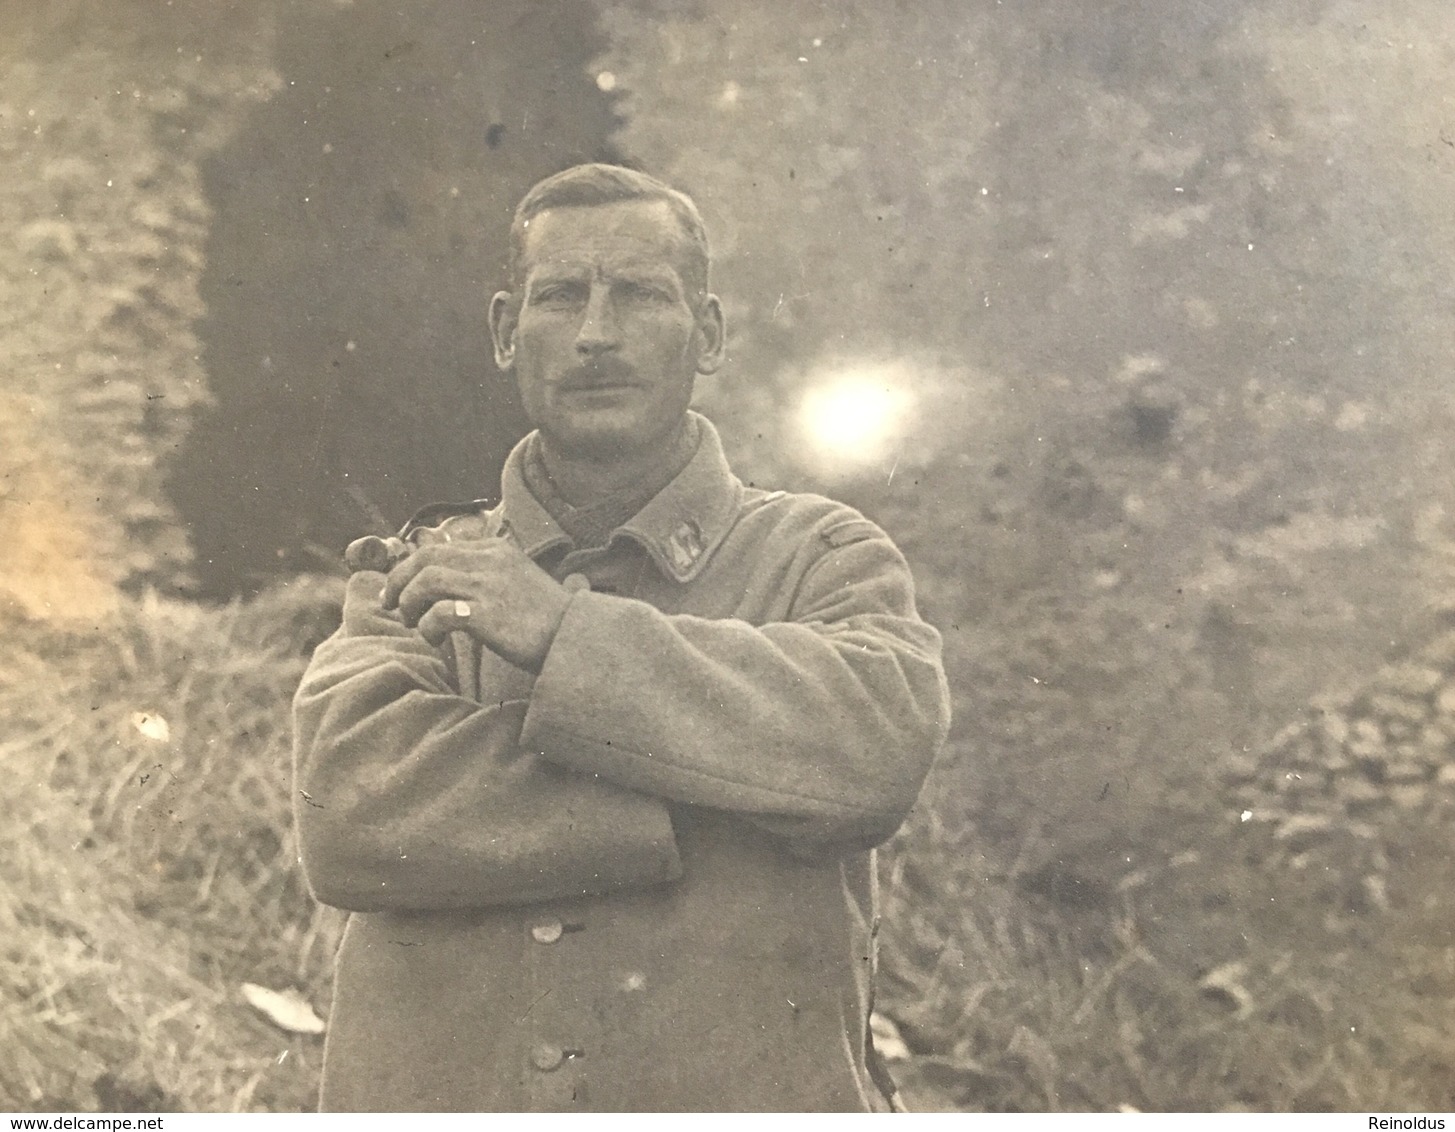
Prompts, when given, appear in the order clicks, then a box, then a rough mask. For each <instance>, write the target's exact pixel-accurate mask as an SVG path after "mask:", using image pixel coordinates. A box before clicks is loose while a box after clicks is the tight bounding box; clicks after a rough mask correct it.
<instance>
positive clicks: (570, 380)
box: [557, 358, 637, 393]
mask: <svg viewBox="0 0 1455 1132" xmlns="http://www.w3.org/2000/svg"><path fill="white" fill-rule="evenodd" d="M635 384H637V379H636V374H635V373H634V372H633V370H632V368H631V367H630V366H628V365H626V364H624V363H623V362H621V361H618V360H616V359H613V358H603V359H601V360H599V361H593V362H586V363H584V364H582V365H579V366H573V367H572V368H571V369H568V370H567V371H566V372H565V373H564V374H563V375H562V377H561V380H560V381H559V382H558V383H557V387H558V388H560V389H563V390H565V391H566V392H568V393H569V392H571V391H573V390H580V389H601V388H605V387H607V386H612V385H635Z"/></svg>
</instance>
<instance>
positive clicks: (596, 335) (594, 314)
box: [576, 285, 618, 356]
mask: <svg viewBox="0 0 1455 1132" xmlns="http://www.w3.org/2000/svg"><path fill="white" fill-rule="evenodd" d="M617 329H618V328H617V324H616V311H615V310H614V309H613V307H612V304H611V294H610V291H609V290H608V289H607V288H606V287H604V286H599V285H593V286H592V288H591V292H590V294H589V295H588V296H587V299H586V310H585V312H584V313H583V314H582V316H581V326H580V327H579V328H578V329H577V331H576V351H577V353H580V354H584V355H588V356H590V355H593V354H600V353H602V352H604V351H606V350H611V349H614V348H615V347H616V345H617Z"/></svg>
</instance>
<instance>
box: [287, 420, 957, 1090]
mask: <svg viewBox="0 0 1455 1132" xmlns="http://www.w3.org/2000/svg"><path fill="white" fill-rule="evenodd" d="M700 423H701V427H702V433H703V436H702V441H701V444H700V446H699V449H698V451H697V453H696V455H695V456H694V457H693V458H692V460H691V462H690V463H689V464H688V465H687V467H686V468H685V470H683V471H682V472H681V473H680V474H679V475H678V476H677V477H676V479H675V480H674V481H673V482H672V483H671V484H670V485H669V486H668V487H667V488H666V489H665V490H664V491H662V492H661V494H659V495H658V496H657V497H656V498H654V499H653V500H652V501H651V502H650V503H649V504H647V506H646V507H645V508H644V509H643V510H642V511H641V512H640V513H638V514H637V516H636V517H635V518H634V519H632V520H631V521H630V522H628V523H626V524H625V525H624V526H623V527H621V528H620V529H619V530H618V531H617V532H616V533H615V535H614V536H613V537H612V539H611V541H610V542H609V543H608V545H607V546H606V547H604V548H597V549H594V550H584V551H583V550H576V549H573V548H572V547H571V545H570V540H569V539H568V538H567V536H566V535H565V534H564V533H563V532H562V530H561V529H560V527H559V526H557V524H556V523H555V522H554V520H552V518H551V517H550V516H549V514H548V513H547V512H546V511H545V510H544V508H542V507H541V505H540V504H539V502H537V501H536V499H535V498H534V497H533V496H532V495H531V493H530V491H529V490H528V489H527V487H526V484H525V480H524V478H523V475H522V471H521V461H522V459H523V446H522V447H520V448H517V449H516V451H515V452H514V453H513V454H512V456H511V457H510V460H509V461H508V463H507V466H506V469H505V473H504V478H503V488H502V499H501V503H500V505H499V506H498V507H496V508H493V509H491V510H489V511H487V512H486V513H485V514H484V515H483V520H484V521H483V528H484V529H485V531H486V533H487V536H490V537H500V538H509V539H513V540H514V541H515V542H516V543H517V544H518V545H519V546H520V547H521V548H522V549H523V550H524V551H525V552H526V553H527V554H529V555H530V556H531V557H532V558H534V559H535V560H536V561H537V562H538V563H540V564H541V565H542V566H543V567H545V568H547V569H549V570H550V571H551V573H552V574H553V575H554V576H555V577H557V578H558V579H562V580H565V581H566V582H567V583H568V589H570V590H571V591H572V596H571V600H570V603H569V605H568V606H567V609H566V613H565V616H564V618H563V619H562V621H561V623H560V627H559V629H558V630H557V632H556V634H555V637H554V640H553V642H552V644H551V646H550V649H549V652H548V653H547V655H546V658H545V661H544V664H543V666H542V668H541V670H540V672H539V673H538V674H534V673H529V672H526V671H523V670H521V669H519V668H516V667H513V666H512V665H510V664H509V663H507V662H506V661H504V660H501V659H500V658H498V657H496V656H495V655H494V654H492V653H490V652H488V651H481V650H478V649H477V650H476V654H475V656H474V658H473V663H470V664H463V663H462V664H458V665H457V664H454V663H452V661H451V659H450V658H449V655H448V650H443V649H437V648H435V647H433V646H431V645H430V644H429V643H428V642H426V641H425V640H424V638H423V637H421V636H420V635H419V634H418V633H417V632H416V631H414V630H412V629H409V628H407V627H405V626H404V625H403V624H402V623H401V622H400V621H399V620H398V619H397V618H396V617H395V616H394V615H393V614H388V613H384V612H382V611H377V607H374V608H373V609H371V607H370V603H368V602H364V601H352V602H350V613H349V615H348V617H347V618H346V621H345V624H344V625H343V627H342V628H341V629H340V630H339V632H338V633H337V634H335V635H334V636H333V637H332V638H330V639H329V640H328V641H326V642H325V643H324V644H322V645H321V646H320V647H319V648H318V649H317V651H316V653H315V655H314V657H313V659H312V662H311V664H310V665H309V668H308V671H307V674H306V675H305V677H304V680H303V682H302V685H301V687H300V688H299V691H298V694H297V696H296V699H295V705H294V715H295V776H296V788H297V789H296V791H295V793H296V802H295V808H296V816H297V824H298V831H299V839H300V846H301V851H302V857H303V865H304V869H305V872H306V875H307V878H308V881H309V884H310V885H311V886H312V889H313V891H314V893H315V894H316V896H317V897H318V899H319V900H321V901H323V902H325V903H327V904H332V905H335V906H337V907H339V908H344V909H348V910H349V911H350V912H351V913H352V915H351V916H350V918H349V922H348V926H347V928H346V931H345V935H344V939H343V943H342V945H341V947H340V949H339V953H338V959H337V976H336V982H335V994H334V1003H333V1011H332V1017H331V1020H330V1028H329V1034H328V1039H327V1045H326V1051H325V1064H324V1074H323V1088H322V1106H323V1107H324V1108H325V1109H333V1110H338V1109H343V1110H377V1109H384V1110H556V1109H579V1110H624V1109H625V1110H682V1109H698V1110H747V1109H765V1110H794V1111H854V1110H859V1111H863V1110H871V1111H873V1110H882V1109H883V1108H884V1107H885V1105H884V1094H883V1090H882V1089H880V1088H878V1087H876V1084H875V1082H874V1080H873V1079H871V1076H870V1073H869V1070H868V1060H869V1059H871V1057H872V1054H871V1051H870V1039H869V1036H868V1016H869V1011H870V1008H871V1002H870V995H871V985H872V977H873V968H874V946H875V945H874V932H875V925H876V912H875V895H874V863H873V858H872V852H871V850H872V847H873V846H874V845H876V844H877V843H879V842H881V841H883V840H884V839H885V838H887V837H888V836H889V835H890V834H892V833H893V832H894V831H895V829H896V828H897V827H898V826H899V824H900V823H901V821H902V820H903V819H904V817H905V815H906V814H907V813H908V812H909V810H910V808H911V806H912V805H913V804H914V801H915V798H916V796H917V794H918V792H919V789H920V786H921V783H922V782H923V779H924V777H925V774H926V773H927V771H928V768H929V765H930V761H931V759H932V758H933V756H934V753H935V751H936V748H937V747H938V746H939V744H940V743H941V742H942V740H943V738H944V734H945V729H946V727H947V724H948V707H947V702H948V698H947V693H946V687H945V680H944V675H943V671H942V668H941V664H940V639H939V636H938V635H937V634H936V632H935V631H934V630H933V629H931V628H930V627H929V626H927V625H926V624H925V623H924V622H923V621H921V620H920V618H919V616H918V614H917V613H916V610H915V603H914V594H913V586H912V583H911V580H910V575H909V571H908V569H907V567H906V565H905V562H904V560H903V558H902V557H901V555H900V554H899V552H898V551H897V550H896V549H895V547H894V545H893V544H892V543H891V542H890V540H889V539H888V538H887V537H886V536H885V534H884V533H883V532H882V531H881V530H880V529H879V528H878V527H876V526H875V525H874V524H872V523H870V522H869V521H867V520H866V519H864V518H863V517H862V516H861V515H859V514H858V513H857V512H855V511H853V510H852V509H850V508H848V507H845V506H843V505H841V504H838V503H835V502H832V501H830V500H827V499H824V498H821V497H818V496H811V495H790V494H784V493H782V492H774V493H767V492H764V491H760V490H755V489H752V488H748V487H745V486H744V485H743V484H742V483H741V482H739V480H738V479H737V478H736V477H735V476H734V475H733V474H732V472H731V471H730V469H729V468H728V465H727V463H726V461H725V460H724V457H723V453H722V447H721V444H720V442H719V440H718V437H717V435H716V433H715V432H714V431H713V429H712V427H711V425H709V424H707V422H706V421H701V422H700ZM382 582H383V578H382V575H379V574H358V575H355V576H354V578H353V580H352V581H351V583H350V584H351V586H353V587H355V588H356V589H357V590H358V592H359V593H360V594H363V593H364V592H366V591H367V592H368V593H370V594H375V593H377V592H378V590H379V588H380V587H381V585H382ZM462 640H463V638H462V637H460V635H458V634H456V642H457V643H459V642H461V641H462ZM462 672H468V673H470V674H471V677H470V679H469V680H468V682H467V684H466V686H464V687H461V680H460V676H459V674H460V673H462Z"/></svg>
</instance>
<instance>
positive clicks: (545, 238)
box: [522, 200, 686, 273]
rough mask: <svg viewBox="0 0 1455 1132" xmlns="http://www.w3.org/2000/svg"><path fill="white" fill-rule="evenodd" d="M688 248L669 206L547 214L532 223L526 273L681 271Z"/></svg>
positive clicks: (641, 203) (642, 203) (625, 204)
mask: <svg viewBox="0 0 1455 1132" xmlns="http://www.w3.org/2000/svg"><path fill="white" fill-rule="evenodd" d="M685 244H686V239H685V236H684V234H683V232H682V229H681V226H680V224H678V222H677V218H676V216H675V215H673V213H672V210H671V208H670V207H669V206H668V205H667V203H666V202H665V201H656V200H634V201H619V202H613V203H611V204H602V205H585V206H575V205H573V206H569V207H557V208H551V209H547V210H545V211H543V212H540V213H537V214H536V215H535V216H533V217H532V218H531V219H530V220H529V221H528V222H527V227H526V229H525V239H524V241H523V247H522V251H523V253H524V255H523V261H524V266H525V269H526V272H527V273H533V272H535V271H538V270H541V269H545V268H563V269H565V268H577V269H579V268H588V269H589V268H596V267H601V266H607V265H609V266H613V267H618V268H627V267H630V268H633V269H638V270H642V269H653V268H657V269H670V270H674V271H675V270H679V269H680V261H681V258H682V255H683V252H684V247H685Z"/></svg>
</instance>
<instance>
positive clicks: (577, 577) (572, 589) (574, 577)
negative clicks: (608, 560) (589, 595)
mask: <svg viewBox="0 0 1455 1132" xmlns="http://www.w3.org/2000/svg"><path fill="white" fill-rule="evenodd" d="M561 585H563V586H565V587H566V592H568V593H573V594H574V593H580V592H581V591H582V590H589V589H590V588H591V579H590V578H588V577H587V576H586V575H585V574H567V575H566V577H565V578H564V579H563V580H562V581H561Z"/></svg>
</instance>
